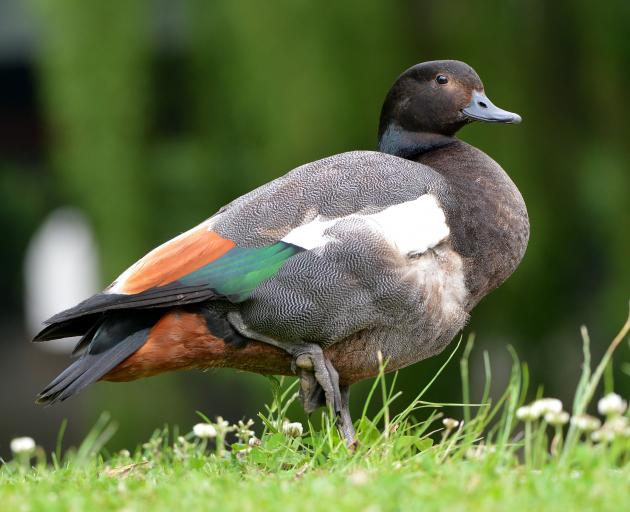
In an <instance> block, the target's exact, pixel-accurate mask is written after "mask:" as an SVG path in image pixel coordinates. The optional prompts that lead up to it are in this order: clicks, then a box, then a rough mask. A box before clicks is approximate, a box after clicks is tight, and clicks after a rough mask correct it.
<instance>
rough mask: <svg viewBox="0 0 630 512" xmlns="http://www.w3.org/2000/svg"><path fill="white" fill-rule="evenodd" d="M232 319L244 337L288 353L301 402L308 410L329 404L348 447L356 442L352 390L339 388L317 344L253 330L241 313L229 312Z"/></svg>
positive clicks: (328, 363)
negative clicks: (266, 334) (295, 376)
mask: <svg viewBox="0 0 630 512" xmlns="http://www.w3.org/2000/svg"><path fill="white" fill-rule="evenodd" d="M228 320H229V322H230V323H231V324H232V326H233V327H234V328H235V329H236V330H237V331H239V332H240V334H242V335H243V336H245V337H247V338H251V339H254V340H257V341H261V342H263V343H268V344H270V345H273V346H275V347H278V348H281V349H282V350H284V351H286V352H288V353H289V354H290V355H291V356H292V357H293V361H292V363H291V367H292V369H293V371H294V372H295V373H296V374H297V376H298V377H299V379H300V401H301V402H302V406H303V407H304V410H305V411H306V412H307V413H309V414H310V413H311V412H313V411H314V410H315V409H317V408H318V407H321V406H324V405H327V406H328V407H330V408H331V409H332V410H333V411H334V413H335V416H336V418H337V427H338V428H339V431H340V432H341V434H342V435H343V436H344V438H345V440H346V442H347V443H348V446H351V445H353V444H354V428H353V426H352V419H351V418H350V410H349V408H348V391H347V387H343V388H342V389H344V391H345V395H344V394H342V391H341V390H340V388H339V375H338V373H337V370H335V368H334V366H333V365H332V363H331V362H330V361H329V360H328V358H327V357H326V356H325V355H324V352H323V351H322V347H321V346H319V345H318V344H316V343H305V342H300V343H296V342H282V341H278V340H275V339H273V338H270V337H268V336H264V335H262V334H258V333H256V332H254V331H252V330H250V329H249V328H248V327H247V326H246V325H245V322H243V319H242V318H241V316H240V314H239V313H238V312H230V313H228Z"/></svg>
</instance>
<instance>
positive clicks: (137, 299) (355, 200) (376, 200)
mask: <svg viewBox="0 0 630 512" xmlns="http://www.w3.org/2000/svg"><path fill="white" fill-rule="evenodd" d="M418 173H420V174H422V173H426V174H427V176H426V179H425V178H422V179H418V177H419V176H418ZM434 175H436V173H435V172H433V171H432V170H430V169H429V168H427V167H425V166H422V165H419V164H417V163H413V162H409V161H407V160H402V159H399V158H396V157H392V156H390V155H385V154H382V153H376V152H367V151H359V152H352V153H344V154H341V155H335V156H334V157H330V158H327V159H324V160H320V161H317V162H313V163H311V164H307V165H305V166H302V167H299V168H297V169H295V170H293V171H291V172H290V173H288V174H286V175H285V176H283V177H281V178H279V179H277V180H274V181H272V182H270V183H269V184H267V185H264V186H262V187H260V188H258V189H256V190H254V191H253V192H250V193H249V194H246V195H245V196H242V197H240V198H238V199H236V200H235V201H233V202H232V203H230V204H229V205H227V206H225V207H223V208H222V209H221V210H220V211H219V212H218V213H217V214H216V215H215V216H213V217H211V218H210V219H208V220H207V221H205V222H203V223H201V224H200V225H198V226H196V227H195V228H193V229H191V230H190V231H187V232H186V233H183V234H182V235H180V236H178V237H176V238H174V239H172V240H170V241H168V242H166V243H165V244H163V245H161V246H159V247H157V248H156V249H154V250H153V251H151V252H150V253H148V254H147V255H146V256H144V257H143V258H142V259H140V260H139V261H138V262H137V263H135V264H134V265H132V266H131V267H130V268H129V269H127V270H126V271H125V272H124V273H123V274H122V275H121V276H120V277H119V278H118V279H116V280H115V281H114V283H112V285H110V286H109V287H108V288H107V289H106V290H104V291H103V292H102V293H99V294H96V295H94V296H92V297H90V298H89V299H87V300H85V301H83V302H82V303H80V304H78V305H77V306H75V307H73V308H71V309H68V310H66V311H63V312H61V313H59V314H57V315H55V316H53V317H52V318H50V319H49V320H48V321H47V322H46V323H47V324H48V327H46V328H45V329H44V330H43V331H42V332H40V333H39V334H38V335H37V336H36V338H35V340H37V341H43V340H47V339H55V338H59V337H64V336H71V335H83V334H86V331H87V330H88V329H89V328H90V327H91V326H92V325H94V319H95V318H96V317H98V316H99V315H101V314H102V313H104V312H106V311H110V310H120V309H146V308H164V307H172V306H178V305H183V304H191V303H198V302H204V301H208V300H213V299H224V300H229V301H232V302H242V301H244V300H246V299H247V298H248V297H249V296H250V294H251V293H252V291H254V290H255V289H256V288H257V287H258V286H259V285H260V284H261V283H263V282H264V281H266V280H267V279H269V278H270V277H272V276H273V275H274V274H275V273H276V272H277V271H278V270H279V269H280V267H282V266H283V264H284V263H285V262H286V261H287V260H288V259H290V258H292V257H293V256H295V255H296V254H298V253H300V252H302V251H308V250H311V249H314V248H316V247H317V246H318V244H320V242H321V241H322V235H323V232H324V231H325V230H326V229H327V228H328V227H330V225H331V224H334V223H335V222H336V221H337V220H339V219H343V218H347V217H348V216H351V215H356V214H358V213H359V214H364V215H366V216H367V217H369V216H370V215H372V216H374V215H373V214H378V212H385V213H386V212H387V211H389V212H392V211H393V209H392V208H391V207H392V206H397V205H400V204H404V203H406V202H413V201H414V200H417V199H418V198H419V197H420V196H422V195H423V194H426V193H427V191H428V190H429V189H431V187H432V184H435V180H436V176H434ZM412 178H413V179H412ZM401 215H404V212H401V211H398V216H399V217H398V218H401ZM367 217H366V218H367ZM390 217H391V216H390ZM381 220H382V219H381ZM389 221H390V222H396V221H397V219H396V218H390V219H389ZM404 236H405V234H403V238H404ZM424 243H425V242H422V243H421V244H420V245H422V244H424Z"/></svg>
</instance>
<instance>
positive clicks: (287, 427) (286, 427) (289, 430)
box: [282, 420, 304, 437]
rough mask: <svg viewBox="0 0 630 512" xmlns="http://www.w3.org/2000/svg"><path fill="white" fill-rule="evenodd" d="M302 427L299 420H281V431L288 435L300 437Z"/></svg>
mask: <svg viewBox="0 0 630 512" xmlns="http://www.w3.org/2000/svg"><path fill="white" fill-rule="evenodd" d="M303 431H304V427H303V426H302V424H301V423H300V422H299V421H296V422H294V423H291V422H290V421H289V420H284V421H283V422H282V433H283V434H285V435H287V436H289V437H301V436H302V432H303Z"/></svg>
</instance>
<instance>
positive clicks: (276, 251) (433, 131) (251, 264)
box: [35, 60, 529, 443]
mask: <svg viewBox="0 0 630 512" xmlns="http://www.w3.org/2000/svg"><path fill="white" fill-rule="evenodd" d="M472 121H487V122H496V123H518V122H520V121H521V118H520V116H518V115H517V114H513V113H510V112H507V111H505V110H502V109H500V108H498V107H496V106H495V105H493V104H492V102H491V101H490V100H489V99H488V97H487V96H486V95H485V93H484V87H483V84H482V82H481V80H480V78H479V76H478V75H477V73H476V72H475V71H474V70H473V69H472V68H471V67H470V66H468V65H467V64H465V63H463V62H459V61H453V60H444V61H431V62H424V63H421V64H417V65H415V66H413V67H411V68H409V69H408V70H407V71H405V72H404V73H403V74H402V75H401V76H400V77H399V78H398V79H397V80H396V82H395V83H394V85H393V86H392V88H391V90H390V91H389V93H388V94H387V97H386V98H385V102H384V105H383V108H382V111H381V117H380V125H379V131H378V150H379V151H378V152H375V151H352V152H348V153H342V154H339V155H334V156H331V157H328V158H324V159H322V160H318V161H316V162H312V163H309V164H306V165H303V166H301V167H298V168H296V169H294V170H292V171H290V172H289V173H287V174H285V175H284V176H282V177H280V178H278V179H276V180H274V181H272V182H270V183H268V184H266V185H263V186H261V187H259V188H257V189H256V190H254V191H252V192H250V193H248V194H245V195H244V196H242V197H239V198H237V199H235V200H234V201H232V202H231V203H230V204H228V205H227V206H224V207H223V208H221V209H220V210H219V211H218V212H217V213H216V214H215V215H213V216H212V217H210V218H209V219H208V220H206V221H204V222H202V223H201V224H199V225H198V226H197V227H195V228H193V229H191V230H190V231H187V232H185V233H183V234H181V235H179V236H177V237H175V238H173V239H172V240H170V241H168V242H166V243H164V244H163V245H161V246H159V247H157V248H156V249H154V250H153V251H151V252H150V253H149V254H147V255H146V256H144V257H143V258H142V259H141V260H139V261H138V262H137V263H135V264H134V265H132V266H131V267H130V268H129V269H127V270H126V271H125V272H123V273H122V275H121V276H120V277H119V278H118V279H116V280H115V281H114V282H113V283H112V284H111V285H110V286H109V287H108V288H106V289H105V290H104V291H103V292H102V293H98V294H96V295H94V296H92V297H90V298H88V299H87V300H85V301H83V302H82V303H80V304H79V305H77V306H75V307H73V308H71V309H68V310H66V311H63V312H61V313H59V314H57V315H55V316H53V317H52V318H50V319H49V320H48V321H47V324H48V325H47V326H46V327H45V328H44V329H43V330H42V331H41V332H40V333H39V334H38V335H37V336H36V337H35V341H44V340H52V339H57V338H62V337H67V336H77V335H80V336H82V338H81V340H80V341H79V342H78V344H77V346H76V348H75V351H74V353H75V354H80V355H79V357H78V359H77V360H76V361H75V362H74V363H73V364H71V365H70V366H69V367H68V368H67V369H66V370H65V371H64V372H63V373H61V374H60V375H59V376H58V377H57V378H56V379H54V380H53V381H52V382H51V383H50V384H49V385H48V386H47V387H46V388H45V389H44V390H43V391H42V392H41V393H40V394H39V396H38V401H39V402H42V403H54V402H58V401H62V400H65V399H66V398H68V397H70V396H72V395H74V394H75V393H77V392H78V391H80V390H82V389H83V388H85V387H86V386H87V385H88V384H91V383H92V382H95V381H97V380H101V379H103V380H112V381H126V380H132V379H137V378H140V377H145V376H149V375H154V374H157V373H161V372H164V371H167V370H175V369H187V368H208V367H232V368H238V369H243V370H249V371H254V372H258V373H267V374H271V373H273V374H291V373H297V375H298V376H299V379H300V398H301V401H302V404H303V406H304V408H305V410H306V411H307V412H311V411H313V410H314V409H315V408H317V407H319V406H322V405H328V406H330V407H331V408H332V410H333V411H334V412H335V414H336V416H337V425H338V427H339V429H340V432H341V433H342V434H343V436H344V437H345V439H346V441H347V442H348V443H352V442H353V441H354V435H355V433H354V429H353V426H352V420H351V418H350V413H349V409H348V400H349V386H350V385H351V384H352V383H354V382H357V381H358V380H361V379H365V378H368V377H372V376H374V375H376V374H377V373H378V371H379V353H380V354H381V356H382V358H383V359H384V360H386V361H387V362H388V363H387V364H388V365H387V370H388V371H390V370H395V369H398V368H402V367H404V366H407V365H410V364H412V363H415V362H417V361H420V360H422V359H425V358H427V357H430V356H432V355H435V354H437V353H439V352H440V351H442V350H443V349H444V348H445V347H446V345H447V344H448V343H449V342H450V341H451V340H452V339H453V337H454V336H455V335H456V334H457V332H458V331H460V330H461V329H462V328H463V327H464V325H465V324H466V321H467V319H468V315H469V313H470V311H471V310H472V309H473V307H474V306H475V305H476V304H477V303H478V302H479V301H480V300H481V299H482V298H483V297H484V296H485V295H487V294H488V293H489V292H490V291H492V290H494V289H495V288H497V287H498V286H499V285H500V284H501V283H503V282H504V281H505V280H506V279H507V278H508V277H509V276H510V275H511V274H512V273H513V272H514V270H515V269H516V267H517V266H518V264H519V263H520V261H521V259H522V257H523V254H524V252H525V248H526V246H527V241H528V237H529V222H528V217H527V210H526V208H525V203H524V202H523V198H522V197H521V194H520V193H519V191H518V189H517V188H516V186H515V185H514V183H513V182H512V180H511V179H510V178H509V177H508V175H507V174H506V173H505V171H504V170H503V169H502V168H501V167H500V166H499V165H498V164H497V163H496V162H495V161H494V160H492V159H491V158H490V157H489V156H488V155H486V154H485V153H483V152H482V151H480V150H479V149H477V148H475V147H473V146H470V145H469V144H466V143H465V142H462V141H461V140H459V139H458V138H456V137H455V133H456V132H457V131H458V130H459V129H460V128H462V127H463V126H464V125H466V124H468V123H470V122H472Z"/></svg>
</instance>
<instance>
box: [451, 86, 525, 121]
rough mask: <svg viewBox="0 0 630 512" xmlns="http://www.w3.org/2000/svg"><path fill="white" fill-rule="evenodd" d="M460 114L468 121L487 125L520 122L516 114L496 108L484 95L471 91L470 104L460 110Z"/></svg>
mask: <svg viewBox="0 0 630 512" xmlns="http://www.w3.org/2000/svg"><path fill="white" fill-rule="evenodd" d="M462 112H463V114H464V115H465V116H466V117H468V118H470V119H475V120H476V121H486V122H488V123H508V124H517V123H520V122H521V120H522V119H521V116H519V115H518V114H515V113H514V112H508V111H507V110H503V109H502V108H499V107H497V106H496V105H495V104H494V103H492V102H491V101H490V100H489V99H488V97H487V96H486V95H485V94H484V93H482V92H479V91H473V93H472V99H471V100H470V103H469V104H468V105H467V106H466V107H464V108H463V109H462Z"/></svg>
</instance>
